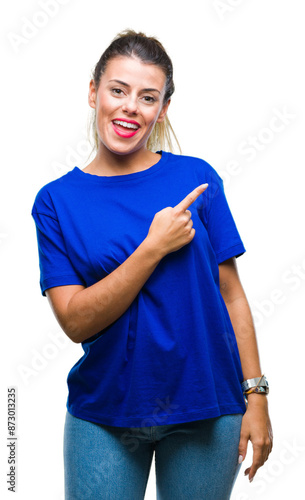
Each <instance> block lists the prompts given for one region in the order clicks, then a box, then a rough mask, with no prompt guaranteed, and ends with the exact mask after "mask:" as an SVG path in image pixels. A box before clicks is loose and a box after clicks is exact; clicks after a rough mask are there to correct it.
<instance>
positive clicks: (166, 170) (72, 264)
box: [32, 151, 246, 427]
mask: <svg viewBox="0 0 305 500" xmlns="http://www.w3.org/2000/svg"><path fill="white" fill-rule="evenodd" d="M159 153H160V154H162V156H161V157H160V160H159V161H158V163H156V164H155V165H153V166H151V167H150V168H148V169H146V170H143V171H140V172H135V173H131V174H126V175H115V176H97V175H93V174H88V173H86V172H83V171H82V170H80V169H79V168H78V167H75V168H74V169H73V170H71V171H70V172H68V173H67V174H65V175H63V176H62V177H60V178H59V179H56V180H54V181H52V182H50V183H48V184H47V185H45V186H44V187H43V188H42V189H41V190H40V191H39V192H38V194H37V196H36V199H35V202H34V206H33V209H32V215H33V218H34V220H35V223H36V229H37V238H38V248H39V262H40V271H41V278H40V286H41V291H42V294H43V295H45V290H46V289H48V288H51V287H55V286H62V285H83V286H85V287H89V286H91V285H92V284H94V283H96V282H97V281H99V280H101V279H103V278H104V277H105V276H107V275H108V274H109V273H111V272H112V271H113V270H114V269H116V268H117V267H118V266H119V265H120V264H122V263H123V262H124V261H125V260H126V259H127V258H128V257H129V256H130V255H131V254H132V253H133V252H134V251H135V250H136V248H137V247H138V246H139V245H140V243H141V242H142V241H143V240H144V239H145V237H146V236H147V234H148V230H149V227H150V224H151V222H152V220H153V218H154V215H155V214H156V213H157V212H159V211H160V210H162V209H163V208H165V207H168V206H172V207H173V206H175V205H177V204H178V203H179V202H180V201H181V200H182V199H183V198H185V196H186V195H187V194H188V193H190V192H191V191H192V190H193V189H194V188H195V187H197V186H199V185H200V184H204V183H208V184H209V186H208V188H207V189H206V191H205V192H204V193H203V194H201V195H200V196H199V197H198V198H197V200H196V201H195V202H194V203H193V204H192V205H191V206H190V207H189V210H190V211H191V213H192V220H193V227H194V228H195V230H196V233H195V236H194V238H193V240H192V241H191V242H190V243H189V244H187V245H185V246H184V247H182V248H181V249H179V250H177V251H175V252H172V253H170V254H168V255H166V256H165V257H164V258H163V259H162V260H161V261H160V262H159V264H158V265H157V267H156V268H155V270H154V271H153V273H152V274H151V276H150V277H149V278H148V280H147V281H146V283H145V284H144V286H143V288H142V289H141V290H140V292H139V294H138V295H137V297H136V298H135V299H134V301H133V302H132V304H131V305H130V307H129V308H128V309H127V310H126V311H125V313H123V314H122V315H121V316H120V317H119V318H118V319H117V320H116V321H114V322H113V323H112V324H111V325H109V326H108V327H107V328H105V329H103V330H101V331H100V332H99V333H97V334H95V335H93V336H92V337H90V338H89V339H87V340H86V341H84V342H82V348H83V350H84V354H83V356H82V357H81V358H80V359H79V361H78V362H77V363H76V364H75V365H74V366H73V367H72V369H71V370H70V372H69V374H68V379H67V383H68V389H69V394H68V399H67V409H68V411H69V412H70V413H71V414H72V415H74V416H76V417H78V418H82V419H85V420H89V421H92V422H97V423H101V424H108V425H113V426H122V427H143V426H152V425H154V426H156V425H169V424H176V423H182V422H190V421H193V420H199V419H204V418H211V417H217V416H220V415H223V414H232V413H244V412H245V410H246V407H245V402H244V398H243V393H242V389H241V383H242V381H243V374H242V369H241V363H240V358H239V352H238V348H237V343H236V338H235V334H234V331H233V328H232V324H231V321H230V317H229V314H228V311H227V309H226V306H225V303H224V301H223V298H222V295H221V293H220V289H219V270H218V264H219V263H221V262H223V261H224V260H226V259H229V258H230V257H233V256H239V255H241V254H243V253H244V252H245V248H244V245H243V243H242V240H241V238H240V236H239V233H238V231H237V228H236V225H235V222H234V219H233V217H232V215H231V212H230V209H229V206H228V204H227V201H226V198H225V194H224V189H223V182H222V179H221V178H220V177H219V175H218V174H217V172H216V171H215V170H214V169H213V168H212V167H211V166H210V165H209V164H208V163H207V162H206V161H204V160H201V159H198V158H193V157H188V156H180V155H174V154H172V153H168V152H164V151H162V152H159Z"/></svg>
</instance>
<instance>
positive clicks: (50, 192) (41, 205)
mask: <svg viewBox="0 0 305 500" xmlns="http://www.w3.org/2000/svg"><path fill="white" fill-rule="evenodd" d="M74 170H75V168H74V169H73V170H72V171H69V172H67V173H65V174H64V175H62V176H60V177H58V178H57V179H53V180H51V181H49V182H47V183H46V184H44V185H43V186H42V187H41V188H40V189H39V190H38V192H37V194H36V196H35V200H34V204H33V208H32V211H36V212H40V213H44V212H46V213H49V212H50V213H52V212H53V211H54V199H56V196H58V195H60V194H62V195H65V193H67V191H68V189H69V185H70V180H71V178H72V176H73V171H74Z"/></svg>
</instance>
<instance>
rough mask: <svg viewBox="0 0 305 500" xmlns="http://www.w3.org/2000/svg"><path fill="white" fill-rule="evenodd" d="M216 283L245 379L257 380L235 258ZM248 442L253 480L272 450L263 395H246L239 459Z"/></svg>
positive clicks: (250, 330)
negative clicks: (250, 443) (249, 441)
mask: <svg viewBox="0 0 305 500" xmlns="http://www.w3.org/2000/svg"><path fill="white" fill-rule="evenodd" d="M219 284H220V291H221V294H222V297H223V299H224V302H225V304H226V307H227V310H228V313H229V316H230V318H231V322H232V326H233V329H234V332H235V336H236V341H237V345H238V350H239V355H240V360H241V366H242V371H243V376H244V380H246V379H249V378H255V377H260V376H261V375H262V372H261V367H260V360H259V352H258V346H257V340H256V334H255V328H254V323H253V319H252V315H251V311H250V307H249V304H248V301H247V298H246V295H245V292H244V290H243V287H242V285H241V282H240V279H239V276H238V271H237V266H236V258H235V257H234V258H231V259H228V260H226V261H225V262H222V263H221V264H220V265H219ZM249 439H250V440H251V442H252V445H253V461H252V465H251V467H249V468H248V469H246V471H245V474H246V475H249V480H250V481H252V479H253V477H254V475H255V474H256V471H257V469H258V468H259V467H261V466H262V465H263V464H264V462H265V461H266V460H267V458H268V455H269V453H270V452H271V449H272V428H271V423H270V418H269V414H268V402H267V397H266V395H264V394H257V393H252V394H249V395H248V406H247V410H246V413H245V415H244V418H243V422H242V428H241V434H240V444H239V454H240V456H242V460H244V458H245V456H246V453H247V445H248V440H249Z"/></svg>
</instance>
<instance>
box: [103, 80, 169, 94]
mask: <svg viewBox="0 0 305 500" xmlns="http://www.w3.org/2000/svg"><path fill="white" fill-rule="evenodd" d="M109 82H116V83H119V84H120V85H124V86H125V87H128V88H130V85H129V84H128V83H126V82H122V81H121V80H109ZM142 92H159V94H161V92H160V90H158V89H142Z"/></svg>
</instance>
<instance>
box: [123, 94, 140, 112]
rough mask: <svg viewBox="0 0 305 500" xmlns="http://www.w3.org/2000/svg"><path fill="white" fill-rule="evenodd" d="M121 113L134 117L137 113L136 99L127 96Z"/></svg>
mask: <svg viewBox="0 0 305 500" xmlns="http://www.w3.org/2000/svg"><path fill="white" fill-rule="evenodd" d="M122 111H124V112H125V113H128V114H129V115H136V114H137V113H138V102H137V99H136V97H133V96H128V97H127V98H126V100H125V99H124V103H123V106H122Z"/></svg>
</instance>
